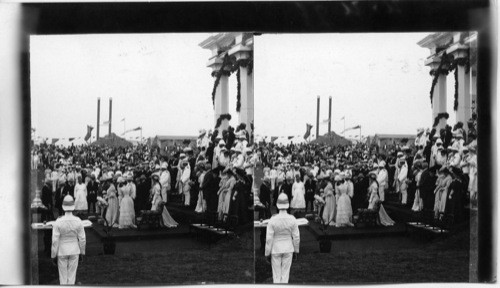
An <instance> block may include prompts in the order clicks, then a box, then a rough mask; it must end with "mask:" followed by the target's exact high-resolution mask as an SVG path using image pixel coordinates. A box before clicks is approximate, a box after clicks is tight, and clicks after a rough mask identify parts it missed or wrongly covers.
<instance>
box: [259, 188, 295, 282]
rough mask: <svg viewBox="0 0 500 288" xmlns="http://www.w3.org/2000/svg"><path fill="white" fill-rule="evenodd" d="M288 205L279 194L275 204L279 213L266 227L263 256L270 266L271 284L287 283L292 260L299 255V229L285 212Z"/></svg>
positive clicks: (284, 195)
mask: <svg viewBox="0 0 500 288" xmlns="http://www.w3.org/2000/svg"><path fill="white" fill-rule="evenodd" d="M288 203H289V202H288V197H287V196H286V194H284V193H282V194H280V196H279V197H278V201H277V203H276V206H277V207H278V209H279V213H278V214H277V215H275V216H273V217H271V220H270V221H269V224H268V225H267V232H266V248H265V256H266V257H268V261H269V262H271V265H272V269H273V283H288V278H289V276H290V267H291V265H292V258H294V259H295V260H296V259H297V254H298V253H299V247H300V232H299V227H298V225H297V221H296V219H295V217H293V216H292V215H289V214H288V213H287V212H286V210H287V209H288V208H289V204H288ZM269 258H271V259H269Z"/></svg>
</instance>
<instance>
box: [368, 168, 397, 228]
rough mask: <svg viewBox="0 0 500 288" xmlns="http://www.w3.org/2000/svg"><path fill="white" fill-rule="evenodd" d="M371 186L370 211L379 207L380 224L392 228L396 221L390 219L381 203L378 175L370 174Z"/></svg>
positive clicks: (378, 220)
mask: <svg viewBox="0 0 500 288" xmlns="http://www.w3.org/2000/svg"><path fill="white" fill-rule="evenodd" d="M369 176H370V186H369V187H368V194H369V195H370V200H369V204H368V209H376V207H377V205H378V219H377V222H378V224H380V225H382V226H392V225H394V223H395V222H394V220H392V219H391V217H389V215H388V214H387V212H386V211H385V209H384V205H382V203H381V202H380V197H379V195H378V191H379V185H378V182H377V174H376V173H373V172H370V174H369Z"/></svg>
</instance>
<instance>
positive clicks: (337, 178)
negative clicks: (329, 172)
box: [333, 175, 342, 181]
mask: <svg viewBox="0 0 500 288" xmlns="http://www.w3.org/2000/svg"><path fill="white" fill-rule="evenodd" d="M333 180H334V181H340V180H342V177H340V175H336V176H335V178H333Z"/></svg>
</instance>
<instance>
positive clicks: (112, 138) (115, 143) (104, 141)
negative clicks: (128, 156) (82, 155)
mask: <svg viewBox="0 0 500 288" xmlns="http://www.w3.org/2000/svg"><path fill="white" fill-rule="evenodd" d="M90 145H92V146H107V147H113V148H115V147H131V146H132V143H130V142H128V141H127V140H125V139H123V138H121V137H118V136H116V134H115V133H111V135H106V136H104V137H102V138H99V140H97V141H95V142H93V143H92V144H90Z"/></svg>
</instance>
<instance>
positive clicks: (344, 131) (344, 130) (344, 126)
mask: <svg viewBox="0 0 500 288" xmlns="http://www.w3.org/2000/svg"><path fill="white" fill-rule="evenodd" d="M342 134H344V138H345V116H344V132H343V133H342Z"/></svg>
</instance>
